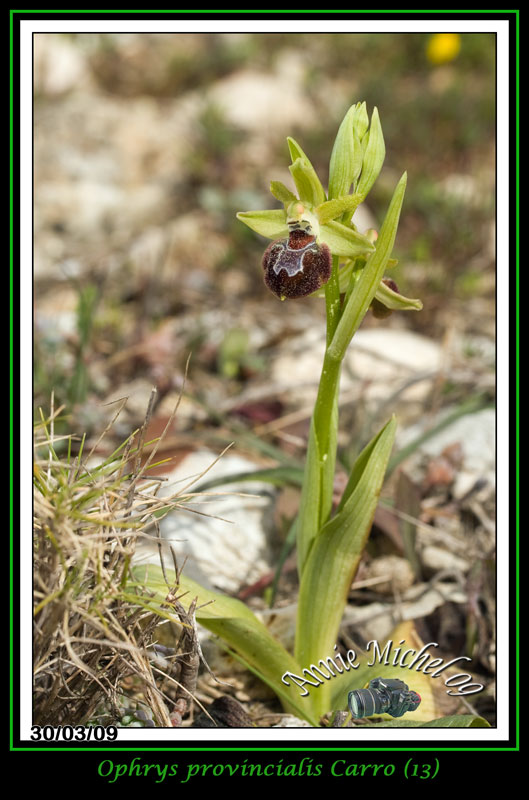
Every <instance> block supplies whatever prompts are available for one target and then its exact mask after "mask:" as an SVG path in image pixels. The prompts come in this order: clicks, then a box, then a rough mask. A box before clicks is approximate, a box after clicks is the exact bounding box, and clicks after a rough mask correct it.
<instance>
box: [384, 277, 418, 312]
mask: <svg viewBox="0 0 529 800" xmlns="http://www.w3.org/2000/svg"><path fill="white" fill-rule="evenodd" d="M375 298H376V299H377V300H378V301H379V302H380V303H382V305H384V306H386V308H391V310H392V311H420V310H421V308H422V302H421V300H418V299H415V300H412V299H411V298H409V297H404V295H402V294H399V293H398V292H394V291H393V289H390V288H389V286H387V285H386V284H385V283H384V282H383V281H381V282H380V285H379V287H378V289H377V293H376V295H375Z"/></svg>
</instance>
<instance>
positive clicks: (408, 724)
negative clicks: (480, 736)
mask: <svg viewBox="0 0 529 800" xmlns="http://www.w3.org/2000/svg"><path fill="white" fill-rule="evenodd" d="M366 727H369V728H490V724H489V723H488V722H487V720H486V719H484V718H483V717H478V716H476V715H475V714H454V715H452V716H450V717H439V719H432V720H430V722H415V720H411V719H394V720H391V721H389V720H388V721H384V722H378V723H376V724H374V725H367V726H366Z"/></svg>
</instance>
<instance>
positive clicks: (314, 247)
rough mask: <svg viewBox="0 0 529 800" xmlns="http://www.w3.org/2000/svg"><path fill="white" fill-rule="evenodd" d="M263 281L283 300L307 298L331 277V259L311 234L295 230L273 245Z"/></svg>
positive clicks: (267, 254) (265, 258)
mask: <svg viewBox="0 0 529 800" xmlns="http://www.w3.org/2000/svg"><path fill="white" fill-rule="evenodd" d="M263 269H264V280H265V283H266V285H267V286H268V288H269V289H270V291H271V292H273V293H274V294H275V295H276V297H279V299H280V300H284V299H285V298H287V297H288V298H289V299H290V298H295V297H306V296H307V295H309V294H312V292H315V291H317V290H318V289H319V288H320V287H321V286H322V285H323V284H324V283H327V281H328V280H329V278H330V277H331V269H332V256H331V251H330V250H329V248H328V247H327V245H326V244H318V243H317V242H316V237H315V236H313V235H312V234H311V233H309V232H308V231H305V230H302V229H299V228H296V229H294V230H292V231H291V232H290V235H289V237H288V239H278V240H277V241H275V242H272V244H270V245H269V246H268V247H267V248H266V250H265V253H264V255H263Z"/></svg>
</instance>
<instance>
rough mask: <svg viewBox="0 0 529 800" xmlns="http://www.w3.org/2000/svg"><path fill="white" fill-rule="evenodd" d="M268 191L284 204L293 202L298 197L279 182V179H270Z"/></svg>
mask: <svg viewBox="0 0 529 800" xmlns="http://www.w3.org/2000/svg"><path fill="white" fill-rule="evenodd" d="M270 191H271V192H272V194H273V195H274V197H275V198H276V199H277V200H279V202H280V203H284V204H285V205H288V204H289V203H294V202H295V201H296V200H297V199H298V198H297V197H296V195H295V194H294V193H293V192H291V191H290V189H287V187H286V186H285V184H284V183H281V181H272V182H271V184H270Z"/></svg>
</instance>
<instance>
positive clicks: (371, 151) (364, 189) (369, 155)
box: [356, 108, 386, 199]
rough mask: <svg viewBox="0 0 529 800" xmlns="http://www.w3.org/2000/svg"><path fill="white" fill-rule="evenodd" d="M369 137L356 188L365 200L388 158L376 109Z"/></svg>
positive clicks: (372, 117)
mask: <svg viewBox="0 0 529 800" xmlns="http://www.w3.org/2000/svg"><path fill="white" fill-rule="evenodd" d="M368 137H369V138H368V140H367V146H366V149H365V153H364V159H363V162H362V174H361V175H360V180H359V181H358V186H357V187H356V191H357V193H358V194H359V195H361V197H362V198H363V199H365V197H367V194H368V193H369V191H370V189H371V187H372V186H373V184H374V182H375V181H376V179H377V178H378V175H379V173H380V170H381V169H382V164H383V163H384V159H385V157H386V146H385V144H384V136H383V134H382V127H381V125H380V119H379V116H378V110H377V109H376V108H374V109H373V114H372V116H371V127H370V128H369V134H368Z"/></svg>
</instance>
